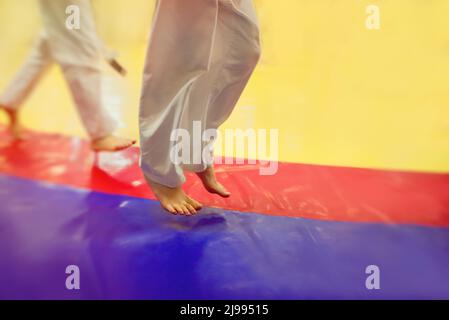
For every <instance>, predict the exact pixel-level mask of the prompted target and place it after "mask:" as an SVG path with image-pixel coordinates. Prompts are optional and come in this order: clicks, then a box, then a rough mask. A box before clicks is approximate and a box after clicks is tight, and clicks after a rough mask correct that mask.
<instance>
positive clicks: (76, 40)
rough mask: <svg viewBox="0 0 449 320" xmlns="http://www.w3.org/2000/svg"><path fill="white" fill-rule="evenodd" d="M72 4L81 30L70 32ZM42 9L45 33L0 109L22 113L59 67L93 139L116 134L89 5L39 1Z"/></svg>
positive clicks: (68, 0) (70, 0)
mask: <svg viewBox="0 0 449 320" xmlns="http://www.w3.org/2000/svg"><path fill="white" fill-rule="evenodd" d="M73 4H75V5H78V6H79V7H80V10H81V17H82V19H81V25H80V26H81V29H79V30H68V29H67V28H66V26H65V21H66V18H67V15H66V8H67V6H68V5H73ZM40 5H41V12H42V16H43V22H44V30H43V32H41V34H40V35H39V37H38V39H37V41H36V42H35V44H34V46H33V48H32V51H31V53H30V55H29V56H28V58H27V60H26V61H25V63H24V64H23V66H22V67H21V69H20V70H19V72H18V73H17V74H16V76H15V77H14V79H13V80H12V82H11V83H10V84H9V86H8V87H7V88H6V90H5V91H4V92H3V94H2V96H1V97H0V105H2V106H5V107H6V108H8V109H12V110H17V109H19V108H20V107H21V106H22V104H23V103H24V101H25V100H26V99H27V98H28V96H29V95H30V93H31V92H32V91H33V89H34V88H35V87H36V85H37V84H38V82H39V80H40V79H41V77H42V76H43V75H44V73H45V71H46V70H48V68H49V67H50V66H51V65H52V64H53V63H57V64H58V65H59V66H60V67H61V70H62V72H63V74H64V77H65V80H66V81H67V84H68V87H69V89H70V91H71V94H72V97H73V100H74V102H75V105H76V106H77V109H78V112H79V115H80V117H81V120H82V122H83V124H84V126H85V128H86V130H87V132H88V134H89V136H90V138H91V139H98V138H101V137H104V136H107V135H109V134H111V133H113V132H114V131H115V130H116V128H117V125H118V124H117V121H116V120H115V119H114V118H113V116H112V115H111V114H110V113H109V112H108V110H106V108H105V106H104V104H103V101H102V75H101V68H100V63H101V43H100V42H99V40H98V39H97V35H96V30H95V22H94V20H93V14H92V11H91V6H90V1H89V0H40ZM45 103H46V104H49V103H50V102H45Z"/></svg>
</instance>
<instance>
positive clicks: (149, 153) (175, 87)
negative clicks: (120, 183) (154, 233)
mask: <svg viewBox="0 0 449 320" xmlns="http://www.w3.org/2000/svg"><path fill="white" fill-rule="evenodd" d="M217 10H218V4H217V1H213V0H183V1H179V0H159V1H158V6H157V9H156V14H155V18H154V24H153V30H152V36H151V41H150V45H149V48H148V53H147V57H146V65H145V70H144V76H143V87H142V96H141V104H140V136H141V149H142V156H141V166H142V170H143V172H144V174H145V177H146V179H147V180H148V182H149V184H150V186H152V188H153V191H154V192H155V194H156V196H157V197H158V198H159V200H161V204H162V205H163V207H164V208H165V209H167V210H168V211H170V212H172V213H175V212H176V213H180V214H184V213H185V211H186V209H187V210H188V209H189V206H187V204H189V205H191V206H193V207H194V209H199V208H200V204H199V203H198V202H196V201H191V199H190V198H189V197H187V195H185V194H184V192H183V191H182V189H181V187H180V186H181V184H182V183H183V182H184V181H185V178H184V175H183V171H182V168H181V166H179V165H175V164H174V163H173V161H171V158H170V151H171V150H172V148H173V145H174V142H173V141H170V136H171V134H172V131H173V130H174V129H177V128H179V127H180V122H181V119H182V118H183V114H184V113H186V112H187V108H188V105H189V104H190V103H189V101H190V95H191V91H192V87H193V84H194V83H195V82H196V81H197V80H198V78H199V77H201V75H203V74H204V73H206V72H207V71H208V69H209V64H210V52H211V46H212V41H213V33H214V30H215V25H216V19H217V13H218V11H217ZM190 212H194V211H193V210H191V209H190Z"/></svg>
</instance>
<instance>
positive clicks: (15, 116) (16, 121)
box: [0, 106, 25, 140]
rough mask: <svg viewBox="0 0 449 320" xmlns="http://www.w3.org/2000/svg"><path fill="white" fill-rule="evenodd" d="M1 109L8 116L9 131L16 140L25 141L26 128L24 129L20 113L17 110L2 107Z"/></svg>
mask: <svg viewBox="0 0 449 320" xmlns="http://www.w3.org/2000/svg"><path fill="white" fill-rule="evenodd" d="M0 109H3V110H5V112H6V114H7V115H8V120H9V127H8V129H9V131H10V132H11V134H12V136H13V137H14V139H17V140H24V139H25V135H24V133H25V128H24V127H23V125H22V123H21V121H20V118H19V112H18V111H17V110H12V109H9V108H7V107H6V106H0Z"/></svg>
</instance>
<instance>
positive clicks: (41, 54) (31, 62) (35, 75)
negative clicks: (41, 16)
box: [0, 34, 52, 110]
mask: <svg viewBox="0 0 449 320" xmlns="http://www.w3.org/2000/svg"><path fill="white" fill-rule="evenodd" d="M51 64H52V58H51V54H50V52H49V48H48V43H47V39H46V38H45V36H44V35H43V34H41V35H40V36H39V37H38V39H37V41H36V42H35V44H34V46H33V48H32V50H31V53H30V55H29V56H28V58H27V60H26V61H25V63H24V64H23V65H22V67H21V68H20V70H19V72H18V73H17V74H16V75H15V77H14V78H13V80H12V81H11V82H10V84H9V85H8V87H7V88H6V90H5V91H4V92H3V94H2V96H1V98H0V105H2V106H4V107H6V108H8V109H11V110H17V109H19V108H20V107H21V106H22V104H23V103H24V102H25V100H26V99H27V98H28V97H29V95H30V94H31V93H32V91H33V90H34V88H35V87H36V85H37V84H38V83H39V80H40V79H41V77H42V76H43V75H44V73H45V71H46V70H47V69H48V68H49V67H50V65H51Z"/></svg>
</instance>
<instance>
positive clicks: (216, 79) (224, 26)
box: [188, 0, 260, 197]
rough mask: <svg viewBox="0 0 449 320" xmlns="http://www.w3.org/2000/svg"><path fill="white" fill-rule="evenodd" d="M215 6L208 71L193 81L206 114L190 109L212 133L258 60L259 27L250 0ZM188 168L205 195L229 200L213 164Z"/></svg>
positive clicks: (225, 114) (233, 105) (236, 97)
mask: <svg viewBox="0 0 449 320" xmlns="http://www.w3.org/2000/svg"><path fill="white" fill-rule="evenodd" d="M219 3H220V6H219V14H218V21H217V31H216V36H215V41H214V46H213V50H212V63H211V68H210V71H209V72H208V74H207V75H206V76H204V77H203V78H202V79H201V80H200V81H198V82H197V87H196V88H195V90H194V91H195V93H196V95H195V94H192V96H202V97H204V96H207V97H208V100H207V101H206V104H207V105H206V107H205V109H206V110H207V111H206V112H204V109H203V110H198V109H194V110H193V111H194V112H193V114H194V115H193V117H194V120H197V121H198V120H200V117H203V118H202V119H201V121H202V123H203V125H204V127H203V130H206V129H213V130H216V129H217V128H218V127H219V126H220V125H221V124H223V122H224V121H225V120H226V119H228V117H229V115H230V114H231V112H232V111H233V109H234V107H235V105H236V104H237V101H238V99H239V98H240V96H241V94H242V92H243V90H244V88H245V87H246V84H247V83H248V80H249V78H250V76H251V74H252V72H253V70H254V68H255V67H256V65H257V62H258V60H259V57H260V43H259V28H258V26H257V19H256V15H255V11H254V8H253V5H252V1H251V0H234V1H232V0H221V1H220V2H219ZM198 99H200V98H198ZM203 103H204V102H203ZM198 104H199V103H198V102H194V105H198ZM195 112H196V114H195ZM190 116H192V115H190ZM205 146H206V145H205V144H203V146H202V150H203V149H204V148H205ZM188 169H189V170H191V171H194V172H197V174H198V176H199V177H200V179H201V181H202V182H203V184H204V186H205V188H206V189H207V190H208V191H209V192H212V193H216V194H218V195H220V196H222V197H229V195H230V193H229V192H228V191H227V190H226V188H224V187H223V186H222V185H221V184H220V183H219V182H218V181H217V179H216V177H215V172H214V168H213V164H210V163H209V164H206V163H203V164H201V165H196V166H193V167H192V166H191V167H190V168H188Z"/></svg>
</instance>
